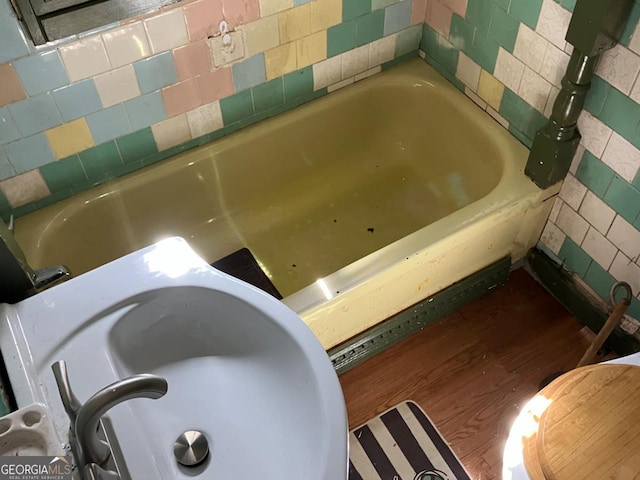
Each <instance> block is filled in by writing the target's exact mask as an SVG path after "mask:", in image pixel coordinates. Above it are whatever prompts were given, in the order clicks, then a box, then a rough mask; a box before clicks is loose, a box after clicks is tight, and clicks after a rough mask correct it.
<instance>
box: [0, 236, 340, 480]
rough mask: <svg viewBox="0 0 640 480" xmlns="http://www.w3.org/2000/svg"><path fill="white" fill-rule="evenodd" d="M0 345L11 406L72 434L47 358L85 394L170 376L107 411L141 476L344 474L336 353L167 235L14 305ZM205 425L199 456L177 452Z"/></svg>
mask: <svg viewBox="0 0 640 480" xmlns="http://www.w3.org/2000/svg"><path fill="white" fill-rule="evenodd" d="M1 308H2V310H1V317H0V320H2V330H0V347H1V349H2V353H3V356H4V359H5V363H6V365H7V370H8V373H9V377H10V379H11V384H12V387H13V390H14V394H15V396H16V400H17V402H18V406H23V405H30V404H33V403H34V402H40V403H43V404H45V405H47V406H48V407H49V410H50V412H51V415H52V419H53V422H54V425H55V430H56V432H57V434H58V436H59V437H60V438H67V436H68V435H67V433H68V428H69V421H68V419H67V416H66V414H65V412H64V409H63V406H62V402H61V400H60V397H59V394H58V391H57V388H56V385H55V380H54V377H53V374H52V372H51V368H50V366H51V364H52V363H53V362H55V361H57V360H65V361H66V362H67V366H68V371H69V375H70V380H71V385H72V387H73V389H74V391H75V392H76V394H77V396H78V397H79V399H80V401H86V400H87V399H88V398H89V397H90V396H91V395H92V394H94V393H95V392H96V391H97V390H99V389H101V388H103V387H104V386H106V385H108V384H110V383H112V382H114V381H116V380H118V379H122V378H124V377H128V376H131V375H134V374H140V373H152V374H155V375H159V376H162V377H164V378H165V379H166V380H167V382H168V384H169V389H168V393H167V394H166V395H165V396H164V397H162V398H160V399H158V400H153V401H151V400H148V399H134V400H130V401H127V402H125V403H123V404H120V405H118V406H116V407H114V408H113V409H111V410H110V411H109V418H110V421H111V424H112V428H113V431H114V432H115V435H116V438H117V440H118V447H119V449H120V450H121V451H122V455H123V457H124V460H125V462H126V465H127V468H128V470H129V472H130V474H131V477H132V478H134V479H136V480H138V479H149V480H151V479H154V480H155V479H182V478H184V479H186V478H189V479H192V478H194V477H196V478H197V477H200V478H206V479H209V478H211V479H213V478H228V479H240V478H254V477H259V478H261V479H278V480H282V479H286V478H292V479H294V478H295V479H305V480H312V479H318V480H339V479H342V480H344V479H346V478H347V462H348V459H347V420H346V413H345V405H344V399H343V397H342V391H341V389H340V385H339V382H338V379H337V376H336V374H335V372H334V371H333V368H332V365H331V362H330V361H329V359H328V356H327V354H326V352H325V351H324V350H323V348H322V346H321V345H320V343H319V342H318V341H317V339H316V338H315V336H314V335H313V334H312V332H311V331H310V330H309V329H308V328H307V327H306V325H305V324H304V323H303V322H302V321H301V320H300V318H299V317H298V316H297V315H295V314H294V313H293V312H292V311H291V310H289V309H288V308H287V307H286V306H285V305H283V304H282V303H281V302H279V301H277V300H275V299H274V298H272V297H271V296H270V295H268V294H266V293H263V292H262V291H260V290H258V289H256V288H254V287H252V286H250V285H248V284H246V283H244V282H241V281H239V280H236V279H234V278H233V277H230V276H228V275H226V274H223V273H222V272H219V271H217V270H215V269H213V268H212V267H210V266H209V265H207V264H206V263H205V262H204V261H203V260H202V259H200V258H199V257H198V256H197V255H196V254H195V253H194V252H193V251H192V250H191V249H190V248H189V246H188V245H187V244H186V242H184V241H183V240H181V239H178V238H172V239H167V240H164V241H162V242H159V243H158V244H156V245H154V246H151V247H149V248H146V249H143V250H140V251H138V252H136V253H133V254H131V255H128V256H126V257H123V258H121V259H119V260H116V261H114V262H112V263H110V264H107V265H105V266H103V267H100V268H98V269H96V270H93V271H90V272H88V273H86V274H84V275H81V276H79V277H77V278H74V279H71V280H69V281H68V282H66V283H64V284H62V285H59V286H57V287H54V288H52V289H50V290H47V291H45V292H43V293H41V294H39V295H36V296H35V297H31V298H30V299H27V300H25V301H23V302H21V303H19V304H16V305H3V306H2V307H1ZM188 430H199V431H201V432H203V433H204V434H205V436H206V438H207V440H208V442H209V449H210V454H209V457H208V459H207V461H206V462H205V463H204V464H203V465H201V466H199V467H197V468H196V469H189V468H187V467H183V466H180V465H179V464H178V463H177V462H176V460H175V458H174V456H173V445H174V441H175V439H176V438H177V437H178V436H179V435H180V434H181V433H183V432H185V431H188Z"/></svg>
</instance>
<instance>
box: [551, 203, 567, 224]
mask: <svg viewBox="0 0 640 480" xmlns="http://www.w3.org/2000/svg"><path fill="white" fill-rule="evenodd" d="M563 203H564V202H563V201H562V199H561V198H560V197H556V198H555V200H554V202H553V207H551V212H549V221H551V222H554V223H555V222H556V220H558V214H559V213H560V209H561V208H562V204H563Z"/></svg>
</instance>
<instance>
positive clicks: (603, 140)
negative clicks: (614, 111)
mask: <svg viewBox="0 0 640 480" xmlns="http://www.w3.org/2000/svg"><path fill="white" fill-rule="evenodd" d="M578 129H579V130H580V133H581V134H582V139H581V140H580V143H581V144H582V145H583V146H584V147H585V148H586V149H587V150H589V151H590V152H591V153H593V154H594V155H595V156H596V157H598V158H601V157H602V154H603V153H604V149H605V147H606V146H607V143H609V138H611V134H612V132H613V130H611V129H610V128H609V127H608V126H607V125H605V124H604V123H602V122H601V121H600V120H598V119H597V118H596V117H594V116H593V115H591V114H590V113H589V112H587V111H586V110H583V111H582V113H581V114H580V117H578Z"/></svg>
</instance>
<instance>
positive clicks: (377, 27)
mask: <svg viewBox="0 0 640 480" xmlns="http://www.w3.org/2000/svg"><path fill="white" fill-rule="evenodd" d="M383 32H384V10H376V11H373V12H371V13H370V14H368V15H364V16H363V17H360V18H358V19H357V20H356V46H357V47H361V46H362V45H366V44H367V43H371V42H373V41H375V40H378V39H379V38H382V33H383Z"/></svg>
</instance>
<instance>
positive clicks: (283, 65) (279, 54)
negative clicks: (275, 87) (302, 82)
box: [264, 42, 298, 80]
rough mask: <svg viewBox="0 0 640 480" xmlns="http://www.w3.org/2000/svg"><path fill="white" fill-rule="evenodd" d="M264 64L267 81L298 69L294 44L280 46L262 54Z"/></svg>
mask: <svg viewBox="0 0 640 480" xmlns="http://www.w3.org/2000/svg"><path fill="white" fill-rule="evenodd" d="M264 63H265V66H266V69H267V80H272V79H274V78H278V77H281V76H282V75H284V74H285V73H289V72H293V71H294V70H296V69H297V68H298V66H297V65H298V62H297V60H296V44H295V43H294V42H291V43H286V44H284V45H280V46H279V47H277V48H272V49H271V50H267V51H266V52H264Z"/></svg>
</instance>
